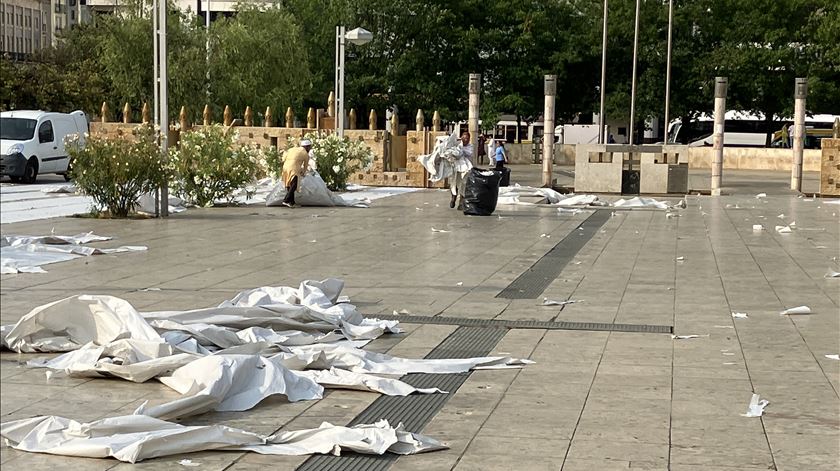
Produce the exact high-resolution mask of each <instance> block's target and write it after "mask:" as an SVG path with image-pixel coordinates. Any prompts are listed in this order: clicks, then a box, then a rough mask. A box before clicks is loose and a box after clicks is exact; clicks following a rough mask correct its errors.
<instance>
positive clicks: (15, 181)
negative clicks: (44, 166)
mask: <svg viewBox="0 0 840 471" xmlns="http://www.w3.org/2000/svg"><path fill="white" fill-rule="evenodd" d="M9 178H10V179H11V180H12V183H20V177H16V176H14V175H12V176H10V177H9Z"/></svg>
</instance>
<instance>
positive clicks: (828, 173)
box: [820, 138, 840, 196]
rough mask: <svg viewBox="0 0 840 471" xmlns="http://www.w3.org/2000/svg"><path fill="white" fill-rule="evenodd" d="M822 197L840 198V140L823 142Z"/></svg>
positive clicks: (821, 160) (821, 167)
mask: <svg viewBox="0 0 840 471" xmlns="http://www.w3.org/2000/svg"><path fill="white" fill-rule="evenodd" d="M820 195H822V196H840V139H827V138H826V139H823V140H822V158H821V159H820Z"/></svg>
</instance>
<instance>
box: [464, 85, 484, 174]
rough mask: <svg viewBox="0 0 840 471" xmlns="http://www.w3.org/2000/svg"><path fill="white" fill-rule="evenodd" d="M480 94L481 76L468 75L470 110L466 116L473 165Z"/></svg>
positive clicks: (476, 158)
mask: <svg viewBox="0 0 840 471" xmlns="http://www.w3.org/2000/svg"><path fill="white" fill-rule="evenodd" d="M480 92H481V74H470V84H469V93H470V109H469V114H468V119H467V123H468V128H467V129H469V131H470V144H471V145H472V148H473V153H472V160H473V163H476V162H478V105H479V102H478V98H479V96H478V95H479V93H480Z"/></svg>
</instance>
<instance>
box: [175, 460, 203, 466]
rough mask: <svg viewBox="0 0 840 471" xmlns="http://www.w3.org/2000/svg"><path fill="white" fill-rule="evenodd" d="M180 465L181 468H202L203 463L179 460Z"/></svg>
mask: <svg viewBox="0 0 840 471" xmlns="http://www.w3.org/2000/svg"><path fill="white" fill-rule="evenodd" d="M178 464H180V465H181V466H189V467H196V466H201V463H193V461H192V460H179V461H178Z"/></svg>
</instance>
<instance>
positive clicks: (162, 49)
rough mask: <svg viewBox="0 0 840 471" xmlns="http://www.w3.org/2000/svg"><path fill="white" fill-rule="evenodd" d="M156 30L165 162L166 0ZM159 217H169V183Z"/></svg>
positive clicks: (158, 105)
mask: <svg viewBox="0 0 840 471" xmlns="http://www.w3.org/2000/svg"><path fill="white" fill-rule="evenodd" d="M157 4H158V12H157V13H158V24H157V26H158V28H157V30H156V31H155V35H156V41H157V43H158V48H157V49H158V54H157V61H156V62H155V75H156V77H157V82H156V83H155V87H156V88H158V89H159V91H158V97H157V98H158V101H157V103H156V106H155V108H156V109H157V113H156V114H157V122H158V124H159V126H160V152H161V158H162V159H163V160H164V161H166V154H167V147H168V144H169V142H168V141H169V116H168V112H167V107H168V106H169V103H168V99H167V97H168V94H167V78H168V77H167V71H166V7H167V5H166V0H158V2H157ZM159 203H160V215H161V217H168V216H169V182H165V183H164V184H163V186H161V188H160V200H159Z"/></svg>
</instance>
